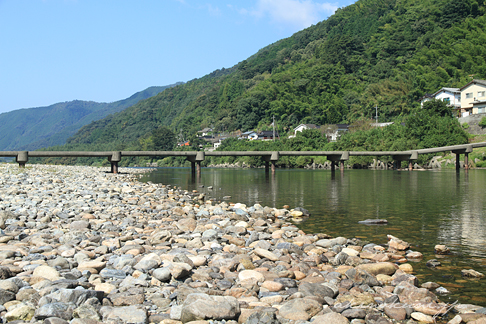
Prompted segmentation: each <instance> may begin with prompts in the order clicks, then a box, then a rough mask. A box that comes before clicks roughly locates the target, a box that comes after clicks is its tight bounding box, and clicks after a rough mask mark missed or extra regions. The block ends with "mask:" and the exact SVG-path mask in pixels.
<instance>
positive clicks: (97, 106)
mask: <svg viewBox="0 0 486 324" xmlns="http://www.w3.org/2000/svg"><path fill="white" fill-rule="evenodd" d="M178 84H179V83H178ZM175 85H177V84H175ZM175 85H169V86H164V87H150V88H147V89H145V90H143V91H140V92H137V93H135V94H134V95H132V96H130V97H129V98H127V99H124V100H119V101H115V102H112V103H98V102H93V101H81V100H74V101H69V102H62V103H57V104H54V105H51V106H48V107H40V108H30V109H19V110H14V111H11V112H7V113H3V114H0V150H5V151H7V150H35V149H38V148H42V147H47V146H52V145H62V144H64V143H65V142H66V139H67V138H69V137H70V136H72V135H74V134H75V133H76V132H77V131H78V130H79V129H80V128H81V127H82V126H84V125H86V124H89V123H91V122H92V121H95V120H98V119H101V118H104V117H106V116H107V115H110V114H113V113H117V112H120V111H122V110H123V109H125V108H127V107H129V106H132V105H134V104H136V103H137V102H139V101H140V100H143V99H147V98H149V97H152V96H154V95H156V94H158V93H160V92H161V91H163V90H164V89H166V88H168V87H172V86H175Z"/></svg>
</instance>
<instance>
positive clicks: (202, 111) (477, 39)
mask: <svg viewBox="0 0 486 324" xmlns="http://www.w3.org/2000/svg"><path fill="white" fill-rule="evenodd" d="M484 13H485V8H484V3H483V2H482V0H481V1H480V2H477V1H475V0H461V1H456V0H407V1H396V0H359V1H357V2H356V3H355V4H353V5H350V6H348V7H346V8H343V9H339V10H338V11H337V12H336V13H335V14H334V15H333V16H331V17H330V18H329V19H328V20H326V21H322V22H320V23H318V24H316V25H315V26H311V27H309V28H307V29H305V30H302V31H300V32H298V33H296V34H294V35H293V36H292V37H289V38H287V39H283V40H281V41H278V42H276V43H274V44H271V45H269V46H267V47H265V48H263V49H262V50H260V51H259V52H258V53H256V54H255V55H253V56H251V57H250V58H248V59H247V60H244V61H243V62H240V63H239V64H237V65H235V66H234V67H233V68H231V69H226V70H224V69H223V70H218V71H215V72H213V73H211V74H209V75H207V76H204V77H202V78H200V79H196V80H193V81H191V82H188V83H187V84H184V85H181V86H178V87H175V88H172V89H170V90H168V91H165V92H163V93H160V94H159V95H157V96H155V97H153V98H150V99H147V100H144V101H141V102H139V103H138V104H137V105H134V106H133V107H130V108H129V109H127V110H125V111H123V112H121V113H118V114H114V115H112V116H109V117H108V118H105V119H103V120H100V121H97V122H95V123H92V124H90V125H87V126H85V127H83V128H82V129H81V130H80V132H79V133H77V134H76V135H75V136H74V137H73V138H71V139H70V140H69V141H68V145H67V146H66V148H69V149H76V148H80V147H82V148H85V149H88V148H97V149H99V148H103V149H113V148H117V149H123V148H131V149H137V148H141V147H142V146H143V144H142V142H143V141H140V140H139V139H140V138H143V137H146V138H148V137H149V136H150V132H151V131H153V130H154V129H155V128H157V127H159V126H162V125H165V126H169V127H170V128H172V129H173V130H174V131H176V132H177V133H179V132H180V131H182V132H183V133H184V134H185V135H186V136H191V135H193V134H195V132H196V131H197V130H199V129H202V128H204V127H208V126H211V125H212V126H214V128H216V130H236V129H240V130H242V131H245V130H249V129H253V128H265V127H266V125H269V124H270V123H271V120H272V116H275V118H276V120H277V124H278V125H279V126H280V127H282V128H283V129H282V130H283V131H285V130H289V129H291V128H292V127H294V126H296V125H298V124H299V123H314V124H326V123H340V122H347V123H350V122H353V121H355V120H358V119H360V118H362V117H371V116H373V115H374V112H375V106H377V107H378V111H379V118H380V121H402V120H405V119H406V118H407V116H408V115H409V114H410V113H411V111H412V109H413V108H414V107H416V106H417V105H418V103H417V101H418V99H419V98H420V97H421V96H422V95H424V94H425V93H431V92H435V91H436V90H438V89H439V88H441V87H444V86H446V87H460V86H462V85H464V84H466V83H467V82H468V81H469V80H470V75H474V77H475V78H479V79H481V78H483V79H484V78H486V61H485V59H484V58H485V57H486V41H485V40H486V33H485V32H484V30H486V18H485V16H484Z"/></svg>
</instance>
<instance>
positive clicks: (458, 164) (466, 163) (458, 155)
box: [452, 144, 473, 171]
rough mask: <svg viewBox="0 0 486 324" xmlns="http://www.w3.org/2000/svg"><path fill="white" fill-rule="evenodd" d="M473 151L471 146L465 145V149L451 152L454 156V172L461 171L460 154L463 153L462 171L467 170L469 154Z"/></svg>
mask: <svg viewBox="0 0 486 324" xmlns="http://www.w3.org/2000/svg"><path fill="white" fill-rule="evenodd" d="M472 151H473V146H472V145H471V144H467V145H466V147H465V148H462V149H459V150H453V151H452V153H454V154H456V170H457V171H459V170H460V169H461V154H462V153H464V169H465V170H467V169H468V168H469V153H471V152H472Z"/></svg>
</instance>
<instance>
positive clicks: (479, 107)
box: [459, 80, 486, 117]
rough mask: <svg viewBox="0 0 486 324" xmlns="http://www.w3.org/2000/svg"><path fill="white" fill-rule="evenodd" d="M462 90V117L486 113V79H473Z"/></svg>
mask: <svg viewBox="0 0 486 324" xmlns="http://www.w3.org/2000/svg"><path fill="white" fill-rule="evenodd" d="M460 90H461V107H460V114H459V116H460V117H467V116H469V115H471V114H482V113H486V80H472V81H471V82H469V83H468V84H466V85H465V86H464V87H462V88H461V89H460Z"/></svg>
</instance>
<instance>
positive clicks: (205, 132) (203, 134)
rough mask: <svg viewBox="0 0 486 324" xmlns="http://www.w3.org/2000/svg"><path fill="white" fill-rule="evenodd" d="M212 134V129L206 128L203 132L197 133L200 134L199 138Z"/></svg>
mask: <svg viewBox="0 0 486 324" xmlns="http://www.w3.org/2000/svg"><path fill="white" fill-rule="evenodd" d="M212 132H213V129H212V128H209V127H206V128H204V129H203V130H200V131H198V133H199V134H201V135H200V137H202V136H208V135H209V134H210V133H212Z"/></svg>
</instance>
